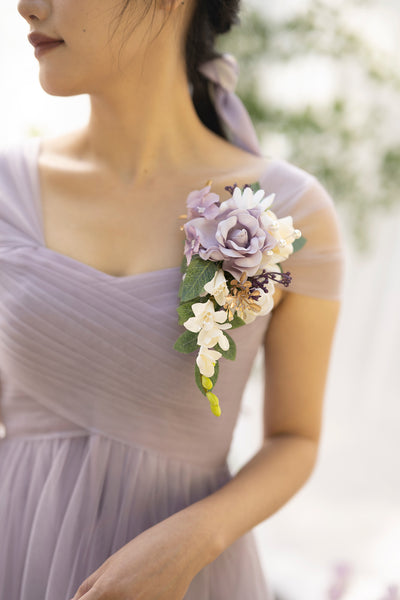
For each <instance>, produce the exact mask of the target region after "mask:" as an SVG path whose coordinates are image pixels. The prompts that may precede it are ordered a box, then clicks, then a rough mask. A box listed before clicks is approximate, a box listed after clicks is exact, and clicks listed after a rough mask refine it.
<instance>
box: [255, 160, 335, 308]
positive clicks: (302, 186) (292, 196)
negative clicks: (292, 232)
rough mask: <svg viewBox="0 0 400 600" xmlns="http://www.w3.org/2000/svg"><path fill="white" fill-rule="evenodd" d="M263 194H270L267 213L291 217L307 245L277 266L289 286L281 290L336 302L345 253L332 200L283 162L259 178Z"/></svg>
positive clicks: (316, 182) (304, 174)
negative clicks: (288, 276) (287, 275)
mask: <svg viewBox="0 0 400 600" xmlns="http://www.w3.org/2000/svg"><path fill="white" fill-rule="evenodd" d="M260 185H261V187H262V188H263V189H264V191H265V193H266V194H267V193H272V192H274V193H275V194H276V195H275V199H274V202H273V204H272V206H271V210H272V211H273V212H274V213H275V214H276V215H277V217H279V218H280V217H285V216H287V215H291V216H292V217H293V225H294V227H295V228H297V229H300V230H301V232H302V235H303V236H304V237H305V238H306V240H307V242H306V244H305V245H304V246H303V248H301V250H299V251H298V252H295V253H293V254H292V255H290V256H289V258H288V259H287V260H285V261H284V262H282V263H281V267H282V269H283V271H284V272H287V271H289V272H290V273H291V275H292V282H291V284H290V285H289V287H287V288H285V289H286V290H287V291H288V292H297V293H298V294H305V295H308V296H315V297H318V298H325V299H328V300H339V299H341V298H342V294H343V283H344V271H345V251H344V241H343V237H342V233H341V228H340V226H339V219H338V215H337V212H336V209H335V205H334V202H333V199H332V197H331V196H330V194H329V193H328V192H327V190H326V189H325V188H324V186H323V185H322V184H321V183H320V182H319V180H318V179H317V178H316V177H315V176H314V175H311V174H310V173H308V172H307V171H305V170H303V169H301V168H300V167H297V166H295V165H293V164H291V163H289V162H287V161H285V160H281V159H278V160H274V161H273V165H272V166H270V169H269V170H268V171H267V172H266V173H265V175H264V176H263V177H261V178H260Z"/></svg>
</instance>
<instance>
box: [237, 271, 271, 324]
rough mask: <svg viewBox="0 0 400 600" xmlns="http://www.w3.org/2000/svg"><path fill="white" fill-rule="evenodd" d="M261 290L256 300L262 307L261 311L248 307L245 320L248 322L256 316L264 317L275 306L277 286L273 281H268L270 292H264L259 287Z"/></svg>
mask: <svg viewBox="0 0 400 600" xmlns="http://www.w3.org/2000/svg"><path fill="white" fill-rule="evenodd" d="M258 289H259V292H260V296H259V298H258V299H257V300H256V301H255V302H256V303H257V304H258V306H260V307H261V310H260V311H259V312H256V311H254V310H251V308H247V309H246V310H245V312H244V318H243V321H244V322H245V323H246V325H247V324H248V323H252V322H253V321H254V319H255V318H256V317H263V316H264V315H267V314H268V313H269V312H271V310H272V309H273V307H274V297H273V294H274V292H275V286H274V284H273V282H272V281H269V282H268V292H264V290H262V289H261V288H258Z"/></svg>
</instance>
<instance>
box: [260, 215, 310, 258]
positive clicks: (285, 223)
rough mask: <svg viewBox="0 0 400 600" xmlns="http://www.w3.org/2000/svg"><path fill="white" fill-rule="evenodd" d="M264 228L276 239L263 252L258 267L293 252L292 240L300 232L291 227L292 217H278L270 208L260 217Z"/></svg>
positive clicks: (287, 256) (299, 234)
mask: <svg viewBox="0 0 400 600" xmlns="http://www.w3.org/2000/svg"><path fill="white" fill-rule="evenodd" d="M260 219H261V221H262V223H263V226H264V227H265V229H266V230H267V231H268V232H269V233H270V234H271V235H272V236H273V237H274V238H275V239H276V240H277V241H278V243H277V244H276V246H275V247H274V248H273V249H272V250H268V251H267V252H265V253H263V258H262V261H261V264H260V268H261V269H262V268H264V269H265V268H266V266H267V265H273V264H276V263H279V262H282V261H283V260H286V259H287V258H289V256H290V255H291V254H292V253H293V242H294V241H295V240H296V239H297V238H299V237H300V236H301V232H300V231H299V230H298V229H295V228H294V227H293V219H292V217H290V216H289V217H283V218H281V219H278V218H277V216H276V214H275V213H274V212H272V210H266V211H265V212H264V213H263V214H262V215H261V217H260Z"/></svg>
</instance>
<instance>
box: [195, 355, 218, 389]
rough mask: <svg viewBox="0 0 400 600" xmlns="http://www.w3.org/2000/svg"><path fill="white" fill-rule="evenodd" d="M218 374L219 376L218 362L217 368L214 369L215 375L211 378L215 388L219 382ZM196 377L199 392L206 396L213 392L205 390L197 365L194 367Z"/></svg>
mask: <svg viewBox="0 0 400 600" xmlns="http://www.w3.org/2000/svg"><path fill="white" fill-rule="evenodd" d="M218 374H219V364H218V361H217V362H216V363H215V367H214V375H213V376H212V377H210V379H211V381H212V382H213V387H214V385H215V384H216V382H217V379H218ZM194 376H195V379H196V384H197V387H198V388H199V390H200V391H201V393H202V394H203V395H204V396H205V395H206V392H207V391H212V390H205V389H204V388H203V386H202V384H201V373H200V369H199V367H198V366H197V363H195V365H194Z"/></svg>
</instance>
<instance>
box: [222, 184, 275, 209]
mask: <svg viewBox="0 0 400 600" xmlns="http://www.w3.org/2000/svg"><path fill="white" fill-rule="evenodd" d="M264 196H265V192H264V190H261V189H260V190H257V192H253V190H252V189H251V187H246V188H244V190H243V192H241V190H240V188H239V187H236V188H235V189H234V190H233V194H232V199H231V200H232V203H233V202H234V203H235V204H236V206H237V208H244V209H247V210H250V209H251V208H255V207H256V206H257V207H260V208H262V210H264V211H265V210H267V208H269V207H270V206H271V204H272V202H273V201H274V198H275V194H269V196H265V197H264Z"/></svg>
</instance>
